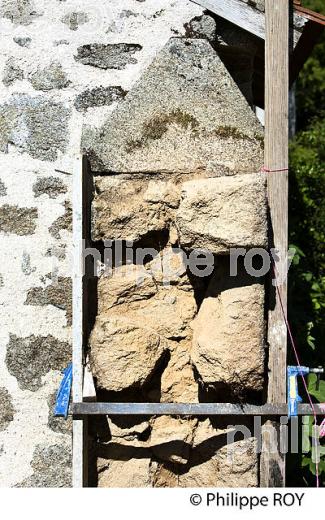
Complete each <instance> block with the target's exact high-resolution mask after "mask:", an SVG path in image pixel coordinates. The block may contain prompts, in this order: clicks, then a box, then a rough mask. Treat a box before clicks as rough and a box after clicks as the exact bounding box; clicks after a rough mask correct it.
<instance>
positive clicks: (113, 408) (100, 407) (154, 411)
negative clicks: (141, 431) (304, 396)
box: [72, 402, 324, 417]
mask: <svg viewBox="0 0 325 520" xmlns="http://www.w3.org/2000/svg"><path fill="white" fill-rule="evenodd" d="M72 412H73V414H74V415H75V416H82V415H195V416H196V415H198V416H199V415H200V416H202V415H203V416H206V415H223V416H224V415H227V416H231V415H242V416H243V415H248V416H269V417H270V416H286V415H287V413H288V406H287V404H265V405H262V406H255V405H250V404H244V405H239V404H232V403H189V404H185V403H90V402H87V403H85V402H83V403H74V404H73V406H72ZM313 413H314V412H313V410H312V409H311V407H310V406H309V405H308V404H303V405H299V407H298V415H313ZM316 413H318V414H319V415H323V414H324V412H323V411H322V409H321V407H320V406H318V405H316Z"/></svg>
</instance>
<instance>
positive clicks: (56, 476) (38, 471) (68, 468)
mask: <svg viewBox="0 0 325 520" xmlns="http://www.w3.org/2000/svg"><path fill="white" fill-rule="evenodd" d="M31 466H32V469H33V474H32V475H31V476H30V477H29V478H27V479H25V480H24V481H23V482H21V483H20V484H19V485H17V486H16V487H28V488H47V487H50V488H61V487H71V486H72V454H71V447H70V445H68V444H63V443H61V444H57V445H55V444H54V445H52V446H47V445H40V446H37V447H36V449H35V453H34V456H33V460H32V462H31Z"/></svg>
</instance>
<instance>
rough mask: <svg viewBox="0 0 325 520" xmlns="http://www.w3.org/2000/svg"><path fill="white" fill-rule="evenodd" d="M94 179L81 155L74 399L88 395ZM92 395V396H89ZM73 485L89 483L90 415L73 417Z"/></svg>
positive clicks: (76, 197)
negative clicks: (87, 250)
mask: <svg viewBox="0 0 325 520" xmlns="http://www.w3.org/2000/svg"><path fill="white" fill-rule="evenodd" d="M91 192H92V180H91V175H90V172H89V169H88V163H87V161H86V159H85V158H83V157H81V156H80V157H78V158H77V159H76V161H75V168H74V172H73V197H72V198H73V284H72V306H73V312H72V315H73V324H72V330H73V340H72V362H73V382H72V400H73V402H82V401H83V398H84V390H85V389H84V366H85V352H86V347H87V343H88V336H89V327H90V323H89V312H88V299H89V298H88V285H89V279H90V278H91V275H92V265H91V263H90V260H91V259H90V257H88V258H87V259H86V261H85V260H84V248H86V247H88V246H89V244H90V203H91ZM86 397H88V396H86ZM72 447H73V460H72V474H73V482H72V484H73V487H86V486H87V485H88V419H87V417H75V418H74V420H73V443H72Z"/></svg>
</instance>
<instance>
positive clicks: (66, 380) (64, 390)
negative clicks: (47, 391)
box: [54, 363, 72, 419]
mask: <svg viewBox="0 0 325 520" xmlns="http://www.w3.org/2000/svg"><path fill="white" fill-rule="evenodd" d="M71 388H72V363H70V365H68V366H67V368H66V369H65V370H64V372H63V379H62V381H61V384H60V388H59V391H58V393H57V396H56V402H55V408H54V415H55V417H65V419H66V418H67V417H68V412H69V403H70V395H71Z"/></svg>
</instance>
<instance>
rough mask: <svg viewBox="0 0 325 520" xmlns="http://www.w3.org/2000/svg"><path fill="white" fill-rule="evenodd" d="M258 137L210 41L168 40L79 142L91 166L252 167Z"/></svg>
mask: <svg viewBox="0 0 325 520" xmlns="http://www.w3.org/2000/svg"><path fill="white" fill-rule="evenodd" d="M262 136H263V133H262V128H261V126H260V124H259V123H258V121H257V119H256V117H255V115H254V113H253V112H252V110H251V109H250V107H249V106H248V104H247V102H246V100H245V99H244V98H243V96H242V94H241V92H240V90H239V89H238V87H237V86H236V84H235V82H234V81H233V80H232V78H231V76H230V74H229V73H228V72H227V70H226V68H225V66H224V65H223V63H222V61H221V60H220V58H219V57H218V55H217V54H216V53H215V51H214V50H213V49H212V47H211V46H210V44H209V43H208V42H207V41H206V40H190V39H188V40H186V39H176V38H172V39H171V40H170V41H169V42H168V44H167V45H166V46H165V47H164V49H163V50H162V51H161V52H160V53H159V55H158V56H157V58H156V59H155V60H154V62H153V63H152V64H151V65H150V66H149V67H148V69H147V70H146V71H145V73H144V74H143V76H142V78H141V81H140V82H138V84H137V85H136V86H135V87H134V88H133V89H132V91H131V92H129V94H128V95H127V96H126V98H125V100H124V102H123V103H122V104H121V105H120V106H119V107H118V108H117V110H115V111H114V113H113V114H112V115H111V116H110V117H109V118H108V120H107V121H106V123H105V124H104V125H103V127H102V128H101V129H100V130H98V131H97V132H94V131H93V130H92V131H85V133H84V139H83V146H84V150H85V152H86V153H88V154H89V156H90V161H91V166H92V169H93V170H95V171H112V172H159V171H160V172H162V171H169V172H173V173H177V172H178V173H193V172H202V171H208V172H210V173H214V174H216V173H221V172H224V173H227V172H229V173H238V172H243V173H244V172H245V173H246V172H247V173H248V172H250V173H251V172H252V171H254V170H255V171H259V170H260V168H261V166H262V164H263V150H262V142H261V141H262V139H263V137H262Z"/></svg>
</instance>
